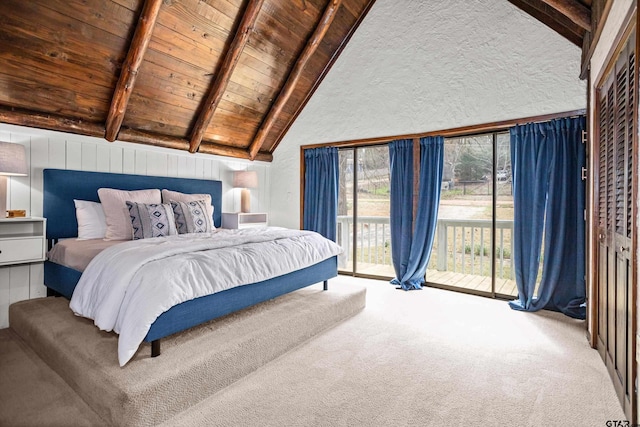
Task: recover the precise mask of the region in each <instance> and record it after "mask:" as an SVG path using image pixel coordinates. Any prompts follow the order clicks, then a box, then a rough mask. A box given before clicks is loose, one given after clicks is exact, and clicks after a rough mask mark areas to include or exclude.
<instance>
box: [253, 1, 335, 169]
mask: <svg viewBox="0 0 640 427" xmlns="http://www.w3.org/2000/svg"><path fill="white" fill-rule="evenodd" d="M341 3H342V0H330V1H329V4H328V5H327V7H326V8H325V10H324V13H323V14H322V18H321V19H320V21H319V22H318V25H317V26H316V29H315V30H314V32H313V34H312V35H311V37H310V38H309V41H307V44H306V46H305V47H304V49H303V51H302V53H301V54H300V56H299V57H298V59H297V61H296V63H295V65H294V66H293V69H292V70H291V73H290V74H289V77H287V80H286V82H285V83H284V85H283V86H282V89H281V90H280V93H279V94H278V97H277V98H276V100H275V102H274V103H273V104H272V105H271V109H270V110H269V113H267V116H266V117H265V119H264V121H263V122H262V125H261V126H260V129H258V132H257V133H256V136H255V138H254V139H253V142H251V145H250V146H249V150H248V152H249V158H250V159H251V160H253V159H255V158H256V156H257V154H258V152H259V151H260V148H262V144H264V141H265V139H266V137H267V135H268V134H269V131H270V130H271V128H272V127H273V125H274V123H275V122H276V120H277V119H278V116H279V115H280V114H281V113H282V110H283V108H284V106H285V104H286V103H287V101H288V100H289V97H290V96H291V94H292V93H293V91H294V90H295V88H296V84H297V83H298V80H299V79H300V77H301V76H302V72H303V70H304V67H305V66H306V65H307V62H308V61H309V59H311V57H312V56H313V54H314V52H315V51H316V49H317V48H318V46H319V45H320V42H322V39H323V38H324V36H325V34H326V33H327V30H328V29H329V27H330V26H331V23H332V22H333V19H334V18H335V16H336V12H337V11H338V8H339V7H340V4H341Z"/></svg>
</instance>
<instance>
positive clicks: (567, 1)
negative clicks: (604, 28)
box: [542, 0, 591, 31]
mask: <svg viewBox="0 0 640 427" xmlns="http://www.w3.org/2000/svg"><path fill="white" fill-rule="evenodd" d="M542 1H543V2H544V3H545V4H547V5H548V6H549V7H551V8H553V9H555V10H557V11H558V12H560V13H561V14H562V15H564V16H566V17H567V18H569V19H570V20H571V22H573V23H574V24H576V25H578V26H580V28H582V29H583V30H585V31H591V10H590V9H589V8H588V7H586V6H585V5H584V4H582V3H580V2H579V1H578V0H542Z"/></svg>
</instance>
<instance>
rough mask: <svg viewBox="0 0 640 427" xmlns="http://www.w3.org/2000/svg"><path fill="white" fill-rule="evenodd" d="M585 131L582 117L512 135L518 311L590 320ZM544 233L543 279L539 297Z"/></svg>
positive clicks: (533, 126) (534, 125) (519, 128)
mask: <svg viewBox="0 0 640 427" xmlns="http://www.w3.org/2000/svg"><path fill="white" fill-rule="evenodd" d="M584 129H585V118H584V117H579V118H568V119H558V120H552V121H550V122H545V123H532V124H527V125H523V126H516V127H515V128H512V129H511V131H510V133H511V166H512V170H513V198H514V235H513V240H514V242H513V244H514V250H513V262H514V267H515V276H516V282H517V287H518V299H517V300H515V301H512V302H510V303H509V304H510V305H511V307H512V308H514V309H516V310H523V311H538V310H541V309H550V310H554V311H560V312H563V313H565V314H566V315H568V316H571V317H574V318H579V319H584V318H585V317H586V307H585V300H586V288H585V282H584V274H585V264H584V263H585V231H584V228H585V223H584V217H583V211H584V208H585V187H584V182H583V181H582V179H581V168H582V167H583V166H584V164H585V149H584V145H583V144H582V142H581V139H582V131H583V130H584ZM543 233H544V261H543V266H542V278H541V281H540V285H539V289H538V293H537V296H534V292H535V286H536V280H537V276H538V268H539V265H540V249H541V245H542V238H543V237H542V236H543Z"/></svg>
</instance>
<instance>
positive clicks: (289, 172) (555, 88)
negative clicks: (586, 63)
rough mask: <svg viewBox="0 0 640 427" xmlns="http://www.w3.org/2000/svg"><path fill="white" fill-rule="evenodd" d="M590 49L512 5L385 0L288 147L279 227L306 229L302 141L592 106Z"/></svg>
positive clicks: (277, 168) (276, 199)
mask: <svg viewBox="0 0 640 427" xmlns="http://www.w3.org/2000/svg"><path fill="white" fill-rule="evenodd" d="M579 74H580V49H579V48H578V47H577V46H575V45H573V44H571V43H570V42H569V41H567V40H566V39H564V38H562V37H561V36H560V35H558V34H557V33H555V32H554V31H553V30H551V29H549V28H548V27H546V26H545V25H543V24H542V23H540V22H538V21H536V20H535V19H534V18H532V17H530V16H528V15H526V14H525V13H523V12H521V11H520V10H519V9H517V8H516V7H515V6H513V5H511V4H510V3H509V2H507V1H495V0H430V1H417V0H414V1H412V0H400V1H398V0H377V1H376V3H375V4H374V6H373V8H372V9H371V11H370V12H369V14H368V15H367V17H366V18H365V20H364V21H363V22H362V24H361V25H360V28H359V29H358V30H357V31H356V33H355V34H354V35H353V37H352V39H351V41H350V43H349V44H348V45H347V47H346V48H345V49H344V51H343V53H342V55H341V56H340V58H339V59H338V60H337V61H336V63H335V65H334V66H333V68H332V69H331V71H330V72H329V74H328V75H327V76H326V78H325V79H324V81H323V82H322V84H321V85H320V87H319V88H318V90H317V91H316V93H315V94H314V95H313V97H312V98H311V100H310V101H309V103H308V104H307V106H306V107H305V109H304V110H303V111H302V113H301V114H300V116H299V117H298V119H297V120H296V122H295V123H294V124H293V126H292V127H291V129H290V130H289V132H288V133H287V135H286V136H285V138H284V139H283V141H282V142H281V143H280V145H279V146H278V148H277V150H276V152H275V155H274V161H273V164H272V166H273V167H272V175H271V178H272V187H271V217H270V219H271V221H272V223H273V224H274V225H281V226H285V227H292V228H297V227H299V218H300V212H299V197H300V195H299V193H300V191H299V182H300V181H299V179H300V176H299V173H300V172H299V161H300V160H299V159H300V149H299V147H300V145H306V144H312V143H324V142H333V141H343V140H349V139H360V138H367V137H376V136H392V135H399V134H406V133H418V132H427V131H432V130H444V129H450V128H455V127H459V126H465V125H473V124H482V123H488V122H494V121H500V120H506V119H512V118H521V117H529V116H535V115H540V114H547V113H556V112H562V111H570V110H576V109H581V108H585V107H586V85H585V83H584V82H582V81H580V80H579V78H578V76H579Z"/></svg>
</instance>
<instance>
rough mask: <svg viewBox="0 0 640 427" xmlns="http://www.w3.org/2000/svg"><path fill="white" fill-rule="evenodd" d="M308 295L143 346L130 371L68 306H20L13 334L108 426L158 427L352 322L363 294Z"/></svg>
mask: <svg viewBox="0 0 640 427" xmlns="http://www.w3.org/2000/svg"><path fill="white" fill-rule="evenodd" d="M333 288H334V287H332V289H331V290H330V291H327V292H323V291H322V290H319V289H315V288H314V289H302V290H299V291H296V292H293V293H290V294H287V295H284V296H282V297H280V298H277V299H275V300H271V301H268V302H265V303H263V304H259V305H257V306H254V307H252V308H250V309H247V310H243V311H241V312H238V313H236V314H233V315H230V316H226V317H224V318H222V319H218V320H216V321H213V322H210V323H208V324H205V325H202V326H200V327H197V328H193V329H191V330H189V331H186V332H184V333H181V334H176V335H173V336H171V337H169V338H166V339H164V340H163V341H162V355H161V356H160V357H158V358H153V359H152V358H151V357H150V352H149V345H148V344H147V345H145V346H143V347H142V348H141V349H140V351H138V353H137V354H136V356H135V357H134V359H133V360H132V361H130V362H129V363H128V364H127V365H125V366H124V367H123V368H120V367H119V366H118V363H117V356H116V355H117V353H116V345H117V337H116V335H115V334H110V333H104V332H102V333H101V332H100V331H98V329H97V328H96V327H95V326H93V322H91V321H89V320H88V319H84V318H79V317H76V316H74V315H73V313H72V312H71V311H70V310H69V308H68V301H66V300H64V299H62V298H41V299H36V300H29V301H23V302H20V303H17V304H13V305H12V306H11V307H10V309H9V322H10V325H11V328H10V329H11V330H13V331H14V332H15V333H16V334H17V335H19V336H20V337H21V338H22V339H23V340H24V341H25V342H26V343H28V345H29V346H30V347H31V348H32V349H33V350H34V351H35V352H36V353H37V354H38V355H40V356H41V357H42V359H43V360H44V361H45V362H46V363H47V364H49V366H50V367H52V368H53V369H54V370H55V371H56V373H57V374H58V375H60V377H62V378H63V379H64V380H65V381H66V382H67V383H68V384H69V385H70V386H71V387H72V388H73V389H74V390H75V391H76V392H77V393H78V394H79V395H80V396H81V397H82V398H83V399H84V400H85V401H86V402H87V404H88V405H89V406H90V407H91V408H92V409H93V410H94V411H95V412H96V413H97V414H98V415H99V416H100V417H101V418H102V419H103V420H104V421H105V422H106V423H108V424H112V425H123V426H146V425H156V424H158V423H159V422H162V421H164V420H165V419H168V418H170V417H172V416H173V415H175V414H177V413H179V412H181V411H184V410H185V409H187V408H189V407H191V406H192V405H194V404H196V403H198V402H199V401H201V400H203V399H205V398H207V397H208V396H211V395H212V394H214V393H216V392H217V391H219V390H221V389H223V388H224V387H226V386H227V385H229V384H231V383H233V382H234V381H236V380H238V379H239V378H242V377H244V376H245V375H247V374H248V373H250V372H252V371H254V370H256V369H257V368H259V367H260V366H263V365H264V364H266V363H268V362H270V361H272V360H273V359H275V358H277V357H278V356H280V355H282V354H283V353H285V352H287V351H289V350H291V349H292V348H294V347H295V346H297V345H299V344H301V343H303V342H304V341H306V340H308V339H309V338H311V337H313V336H315V335H317V334H318V333H320V332H321V331H323V330H325V329H327V328H328V327H331V326H333V325H335V324H336V323H339V322H341V321H343V320H344V319H345V318H348V317H350V316H353V315H354V314H356V313H357V312H359V311H361V310H362V308H363V307H364V304H365V290H364V288H362V287H360V288H353V287H350V288H346V287H342V288H338V287H335V289H333Z"/></svg>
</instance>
